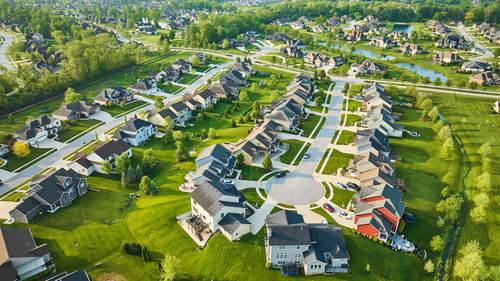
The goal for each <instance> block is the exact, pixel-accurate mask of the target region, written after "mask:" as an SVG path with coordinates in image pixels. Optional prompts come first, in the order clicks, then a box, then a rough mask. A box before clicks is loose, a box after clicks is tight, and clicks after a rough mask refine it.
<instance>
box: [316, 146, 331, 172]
mask: <svg viewBox="0 0 500 281" xmlns="http://www.w3.org/2000/svg"><path fill="white" fill-rule="evenodd" d="M328 152H330V148H327V149H326V151H325V153H324V154H323V156H321V160H320V161H319V163H318V166H317V167H316V173H319V170H320V169H321V166H323V163H324V162H325V160H326V156H328Z"/></svg>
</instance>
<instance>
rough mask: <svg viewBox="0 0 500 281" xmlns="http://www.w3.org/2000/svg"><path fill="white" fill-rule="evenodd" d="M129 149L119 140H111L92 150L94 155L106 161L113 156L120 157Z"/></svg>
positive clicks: (128, 145)
mask: <svg viewBox="0 0 500 281" xmlns="http://www.w3.org/2000/svg"><path fill="white" fill-rule="evenodd" d="M130 148H131V146H130V144H128V143H126V142H125V141H123V140H121V139H118V140H111V141H109V142H107V143H105V144H103V145H101V146H100V147H98V148H97V149H96V150H94V153H95V154H97V155H98V156H99V157H101V158H102V159H107V158H108V157H109V156H111V155H113V154H117V155H120V154H122V153H123V152H125V151H127V150H128V149H130Z"/></svg>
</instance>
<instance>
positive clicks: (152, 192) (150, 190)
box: [149, 180, 158, 195]
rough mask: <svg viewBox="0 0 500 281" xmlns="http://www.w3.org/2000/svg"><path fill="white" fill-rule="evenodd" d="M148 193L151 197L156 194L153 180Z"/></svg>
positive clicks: (156, 188)
mask: <svg viewBox="0 0 500 281" xmlns="http://www.w3.org/2000/svg"><path fill="white" fill-rule="evenodd" d="M149 193H150V194H152V195H156V194H158V187H156V183H155V181H154V180H152V181H151V184H150V185H149Z"/></svg>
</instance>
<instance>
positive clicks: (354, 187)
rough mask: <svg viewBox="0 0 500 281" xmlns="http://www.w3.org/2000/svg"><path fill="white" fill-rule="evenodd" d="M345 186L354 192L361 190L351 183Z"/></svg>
mask: <svg viewBox="0 0 500 281" xmlns="http://www.w3.org/2000/svg"><path fill="white" fill-rule="evenodd" d="M347 186H348V187H349V188H352V189H354V190H356V191H360V190H361V188H359V186H358V185H357V184H355V183H353V182H348V183H347Z"/></svg>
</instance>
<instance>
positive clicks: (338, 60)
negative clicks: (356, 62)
mask: <svg viewBox="0 0 500 281" xmlns="http://www.w3.org/2000/svg"><path fill="white" fill-rule="evenodd" d="M344 64H345V59H344V57H343V56H342V55H340V56H336V57H331V58H330V61H329V65H330V66H332V67H333V68H337V67H341V66H342V65H344Z"/></svg>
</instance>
